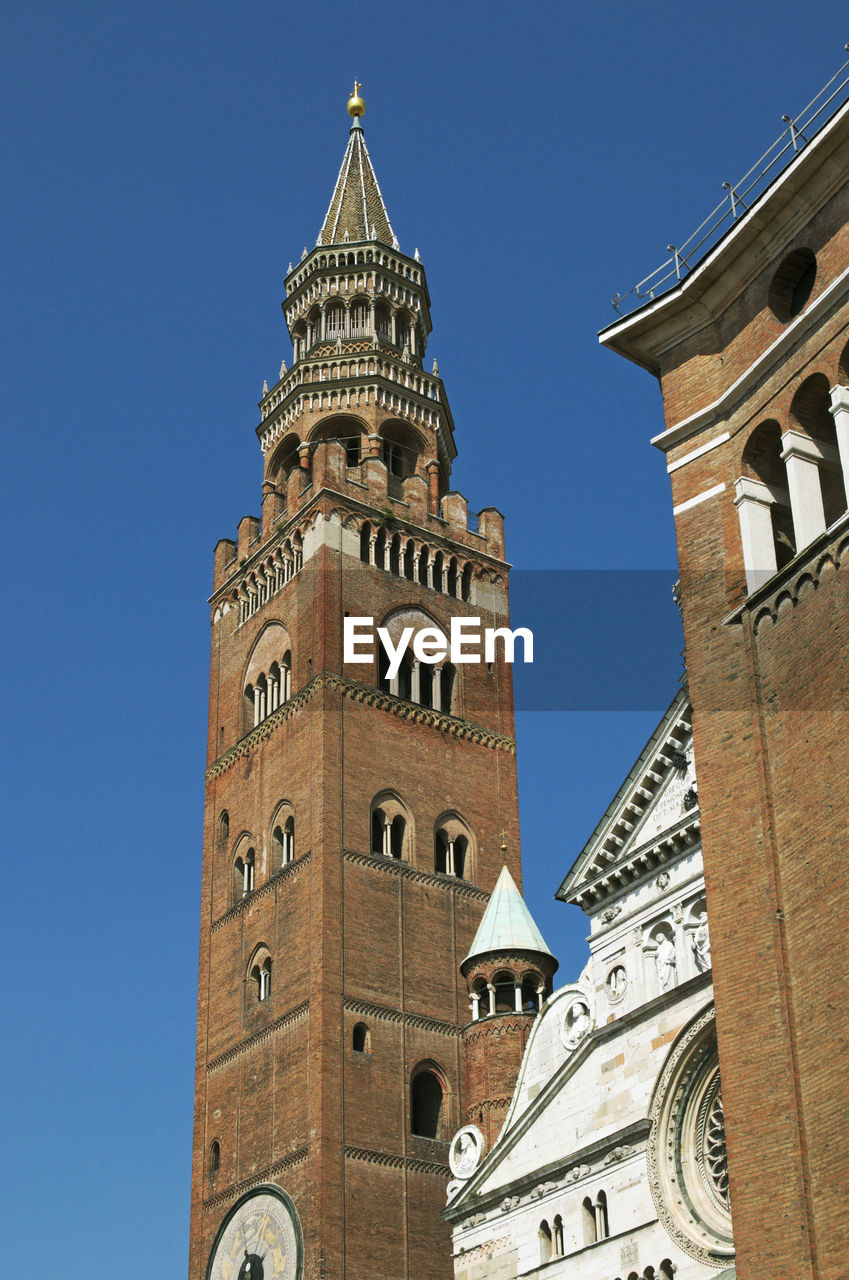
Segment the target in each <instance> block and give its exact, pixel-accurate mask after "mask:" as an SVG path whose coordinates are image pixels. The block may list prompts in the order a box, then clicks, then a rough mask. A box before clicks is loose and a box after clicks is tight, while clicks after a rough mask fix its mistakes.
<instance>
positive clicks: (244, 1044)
mask: <svg viewBox="0 0 849 1280" xmlns="http://www.w3.org/2000/svg"><path fill="white" fill-rule="evenodd" d="M309 1008H310V1002H309V1000H304V1002H303V1004H299V1005H297V1006H296V1008H294V1009H290V1010H289V1012H288V1013H284V1014H282V1015H281V1017H279V1018H275V1020H274V1021H273V1022H270V1023H269V1024H268V1026H267V1027H263V1028H262V1030H261V1031H257V1032H256V1034H255V1035H252V1036H248V1037H247V1039H245V1040H240V1041H239V1043H238V1044H235V1045H233V1047H232V1049H228V1050H227V1052H226V1053H221V1054H219V1055H218V1057H217V1058H212V1059H211V1060H210V1061H209V1062H208V1063H207V1064H206V1073H207V1075H211V1073H212V1072H213V1071H217V1070H218V1069H219V1067H224V1066H226V1065H227V1063H228V1062H233V1061H235V1059H236V1058H240V1057H241V1056H242V1054H243V1053H249V1052H250V1051H251V1049H254V1048H256V1046H257V1045H258V1044H262V1042H263V1040H268V1039H269V1038H270V1037H271V1036H273V1035H276V1034H277V1032H278V1031H283V1030H284V1029H285V1028H286V1027H290V1026H291V1025H292V1023H294V1022H300V1020H301V1019H302V1018H305V1017H306V1016H307V1014H308V1013H309Z"/></svg>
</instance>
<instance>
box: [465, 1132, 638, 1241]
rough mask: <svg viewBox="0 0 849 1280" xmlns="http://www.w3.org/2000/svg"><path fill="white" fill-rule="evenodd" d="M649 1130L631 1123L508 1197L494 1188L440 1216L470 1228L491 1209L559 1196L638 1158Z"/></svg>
mask: <svg viewBox="0 0 849 1280" xmlns="http://www.w3.org/2000/svg"><path fill="white" fill-rule="evenodd" d="M649 1128H650V1125H649V1120H648V1118H645V1119H640V1120H635V1121H633V1122H632V1123H631V1124H629V1125H626V1126H625V1128H623V1129H617V1130H616V1132H615V1133H611V1134H608V1135H606V1136H605V1137H603V1138H598V1139H597V1140H596V1141H595V1142H591V1143H588V1144H587V1145H586V1146H584V1147H580V1148H579V1149H578V1150H577V1151H570V1152H569V1154H568V1156H567V1157H566V1158H565V1159H562V1160H554V1161H552V1162H551V1163H549V1164H546V1165H543V1166H542V1167H541V1168H539V1169H535V1170H534V1171H533V1173H529V1174H526V1175H525V1177H523V1178H521V1179H517V1180H516V1181H515V1182H512V1183H511V1184H510V1195H509V1196H506V1197H505V1195H504V1187H497V1188H495V1189H494V1190H493V1191H490V1192H489V1193H488V1194H483V1195H481V1194H477V1195H474V1197H473V1204H466V1205H463V1206H461V1205H460V1204H457V1205H456V1207H455V1206H454V1204H453V1203H452V1204H449V1206H448V1208H447V1209H445V1210H444V1211H443V1217H445V1218H447V1219H448V1221H449V1222H456V1223H458V1225H459V1226H460V1227H461V1228H462V1227H472V1226H476V1225H477V1222H478V1221H480V1220H482V1219H483V1218H484V1217H485V1216H486V1214H487V1213H488V1212H491V1211H492V1210H493V1209H495V1208H497V1209H498V1210H499V1211H500V1212H501V1213H506V1212H508V1211H509V1210H510V1209H516V1208H518V1207H519V1205H520V1204H522V1203H528V1202H529V1201H531V1200H540V1199H542V1198H543V1197H544V1196H548V1195H554V1194H558V1193H561V1192H562V1191H563V1190H564V1189H565V1188H566V1187H568V1186H569V1184H570V1183H573V1182H581V1181H583V1179H584V1178H589V1177H590V1176H592V1175H593V1174H595V1173H597V1172H599V1171H600V1170H603V1169H606V1168H608V1167H609V1166H610V1165H611V1164H616V1163H618V1162H619V1161H621V1160H627V1159H629V1158H630V1157H632V1156H636V1155H641V1154H642V1152H643V1150H644V1149H645V1144H646V1140H647V1138H648V1134H649ZM461 1194H462V1192H461ZM470 1215H471V1216H470Z"/></svg>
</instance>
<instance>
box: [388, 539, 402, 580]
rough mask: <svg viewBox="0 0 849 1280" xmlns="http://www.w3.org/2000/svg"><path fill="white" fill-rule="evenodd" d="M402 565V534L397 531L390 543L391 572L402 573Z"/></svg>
mask: <svg viewBox="0 0 849 1280" xmlns="http://www.w3.org/2000/svg"><path fill="white" fill-rule="evenodd" d="M400 566H401V535H400V533H395V534H393V535H392V540H391V542H390V543H389V572H390V573H394V574H399V573H400Z"/></svg>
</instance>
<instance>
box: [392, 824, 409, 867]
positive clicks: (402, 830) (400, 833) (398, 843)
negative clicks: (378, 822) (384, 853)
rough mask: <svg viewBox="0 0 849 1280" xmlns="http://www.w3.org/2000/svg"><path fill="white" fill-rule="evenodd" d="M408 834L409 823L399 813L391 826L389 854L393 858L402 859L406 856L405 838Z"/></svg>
mask: <svg viewBox="0 0 849 1280" xmlns="http://www.w3.org/2000/svg"><path fill="white" fill-rule="evenodd" d="M406 834H407V823H406V821H405V819H404V818H403V817H402V815H401V814H400V813H397V814H396V815H395V817H394V818H393V819H392V822H391V823H390V826H389V852H390V854H391V855H392V857H393V858H398V859H400V858H402V857H403V856H404V837H405V836H406Z"/></svg>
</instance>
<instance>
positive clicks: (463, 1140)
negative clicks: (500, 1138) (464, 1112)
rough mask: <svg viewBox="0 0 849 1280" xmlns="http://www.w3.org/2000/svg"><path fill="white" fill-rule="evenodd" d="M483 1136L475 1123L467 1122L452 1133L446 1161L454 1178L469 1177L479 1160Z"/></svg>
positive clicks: (481, 1153)
mask: <svg viewBox="0 0 849 1280" xmlns="http://www.w3.org/2000/svg"><path fill="white" fill-rule="evenodd" d="M483 1148H484V1138H483V1134H482V1133H481V1131H480V1129H478V1128H477V1126H476V1125H473V1124H467V1125H465V1126H464V1127H463V1128H462V1129H458V1130H457V1132H456V1133H455V1134H454V1137H453V1139H452V1142H451V1147H450V1149H449V1151H448V1163H449V1165H450V1166H451V1172H452V1173H453V1174H454V1177H455V1178H462V1179H467V1178H471V1176H472V1174H473V1173H474V1171H475V1169H477V1167H478V1165H479V1164H480V1162H481V1157H482V1155H483Z"/></svg>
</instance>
